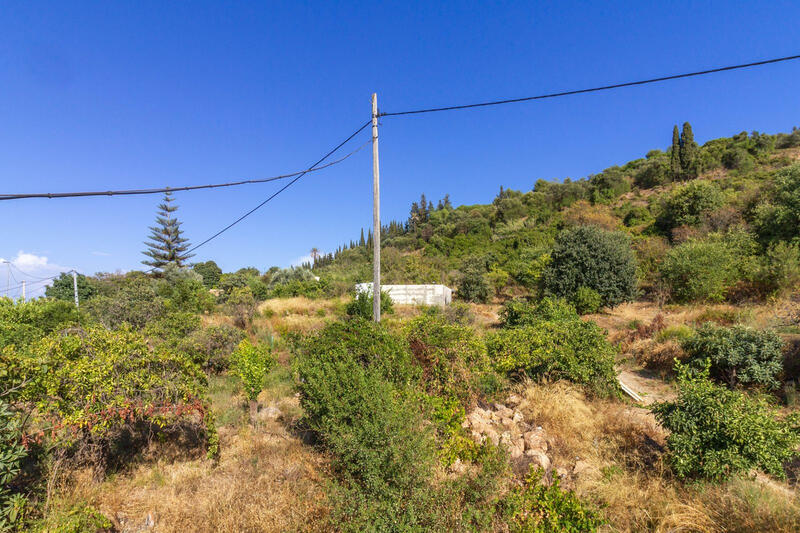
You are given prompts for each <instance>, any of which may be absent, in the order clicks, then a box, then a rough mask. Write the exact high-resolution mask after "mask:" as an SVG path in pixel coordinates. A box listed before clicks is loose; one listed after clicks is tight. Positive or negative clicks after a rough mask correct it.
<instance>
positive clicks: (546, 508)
mask: <svg viewBox="0 0 800 533" xmlns="http://www.w3.org/2000/svg"><path fill="white" fill-rule="evenodd" d="M543 477H544V472H543V471H542V470H541V469H534V468H533V467H531V470H530V473H529V474H528V476H527V478H526V479H525V484H524V485H523V486H521V487H517V488H514V489H512V490H511V492H509V494H508V495H506V497H505V498H504V499H503V501H502V511H503V515H504V518H505V519H506V521H507V522H508V526H509V530H510V531H512V532H520V533H527V532H534V533H561V532H563V531H574V532H576V533H577V532H581V533H583V532H586V533H588V532H592V531H597V529H598V528H599V527H600V526H602V525H603V524H605V523H606V522H605V520H603V519H602V518H601V515H600V513H599V512H598V511H597V510H595V509H592V508H591V507H590V506H589V505H587V504H586V503H584V502H583V501H581V499H580V498H578V496H577V495H576V494H575V493H574V492H572V491H566V490H563V489H562V488H561V480H560V479H559V477H558V474H556V473H553V482H552V483H551V484H549V485H547V484H544V483H543V482H542V478H543Z"/></svg>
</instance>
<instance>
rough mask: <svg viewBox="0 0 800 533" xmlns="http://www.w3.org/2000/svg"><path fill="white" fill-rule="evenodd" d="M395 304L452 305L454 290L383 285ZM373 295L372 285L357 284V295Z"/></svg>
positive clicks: (440, 287) (435, 287) (383, 288)
mask: <svg viewBox="0 0 800 533" xmlns="http://www.w3.org/2000/svg"><path fill="white" fill-rule="evenodd" d="M381 290H382V291H383V292H385V293H386V294H388V295H389V298H391V299H392V302H393V303H396V304H401V305H403V304H406V305H439V306H445V305H450V303H452V301H453V290H452V289H450V288H449V287H445V286H444V285H381ZM362 292H365V293H367V294H370V295H371V294H372V283H358V284H356V293H362Z"/></svg>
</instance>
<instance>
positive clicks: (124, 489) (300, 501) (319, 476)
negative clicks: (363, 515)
mask: <svg viewBox="0 0 800 533" xmlns="http://www.w3.org/2000/svg"><path fill="white" fill-rule="evenodd" d="M214 382H215V383H212V392H215V394H214V395H213V398H212V399H213V401H214V410H215V412H216V415H217V418H218V420H219V421H220V425H221V428H220V440H221V446H220V448H221V451H222V453H221V457H220V459H219V462H218V464H214V463H213V462H212V461H210V460H208V459H205V458H203V459H185V460H176V461H172V462H169V461H164V460H158V461H154V462H143V463H140V464H139V465H138V466H136V467H134V468H133V469H132V470H131V471H130V472H126V473H122V474H119V475H116V476H113V477H111V478H109V479H107V480H106V481H104V482H101V483H98V482H95V481H93V480H92V477H91V473H90V472H76V473H74V474H72V475H71V476H70V477H69V479H66V480H63V485H62V490H63V493H64V496H62V497H61V501H62V502H64V503H65V504H67V503H68V502H75V501H87V502H89V503H91V504H92V505H94V506H95V507H96V508H97V509H98V510H100V511H101V512H103V513H104V514H105V515H106V516H108V517H109V518H110V519H112V521H113V522H114V523H115V526H116V527H117V528H118V530H120V531H139V530H145V529H147V528H146V527H145V526H146V525H147V521H148V516H149V517H150V518H149V520H150V521H151V522H154V527H153V528H152V529H148V530H152V531H157V532H211V531H214V532H218V531H219V532H241V531H319V530H322V527H323V526H322V524H323V523H324V521H325V518H326V516H327V512H328V511H327V508H326V500H325V491H324V482H323V480H324V478H325V475H326V474H325V470H326V468H327V466H326V465H327V463H326V460H325V458H324V457H323V456H322V455H320V454H318V453H317V452H315V451H314V449H313V448H312V447H310V446H307V445H305V444H303V442H302V440H301V439H300V438H299V437H298V436H296V435H293V434H292V433H291V432H290V431H289V430H288V429H287V426H289V425H290V424H291V421H292V419H293V416H292V410H293V408H294V409H295V410H296V409H299V408H298V407H297V406H296V400H295V399H294V397H293V396H292V397H286V396H283V397H282V399H280V400H278V401H276V402H269V403H275V405H277V407H278V408H279V409H281V411H282V412H283V413H284V416H283V417H282V419H280V420H268V421H263V422H258V423H257V424H255V425H253V424H251V423H249V422H248V421H247V416H246V408H245V405H244V403H245V402H244V400H243V397H242V396H241V395H240V394H239V393H238V390H237V388H236V386H235V380H233V379H230V378H225V377H218V378H214ZM215 385H216V386H217V389H216V391H215V390H214V386H215ZM277 391H278V392H280V391H281V389H280V385H278V386H277ZM274 392H275V390H270V389H268V390H267V391H265V392H264V393H262V396H261V398H260V399H261V400H265V401H267V400H269V399H270V397H271V395H273V394H274ZM295 414H296V413H295Z"/></svg>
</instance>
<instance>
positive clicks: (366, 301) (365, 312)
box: [345, 291, 393, 319]
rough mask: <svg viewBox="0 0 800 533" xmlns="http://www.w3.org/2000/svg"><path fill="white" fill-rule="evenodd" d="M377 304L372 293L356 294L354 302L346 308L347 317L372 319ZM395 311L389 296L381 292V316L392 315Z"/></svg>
mask: <svg viewBox="0 0 800 533" xmlns="http://www.w3.org/2000/svg"><path fill="white" fill-rule="evenodd" d="M374 305H375V302H374V301H373V298H372V293H371V292H366V291H361V292H358V293H356V295H355V297H354V298H353V300H352V301H350V302H349V303H348V304H347V306H346V307H345V313H347V316H354V317H359V318H366V319H372V314H373V306H374ZM392 310H393V304H392V299H391V298H390V297H389V294H388V293H386V292H384V291H381V314H382V315H383V314H388V313H391V312H392Z"/></svg>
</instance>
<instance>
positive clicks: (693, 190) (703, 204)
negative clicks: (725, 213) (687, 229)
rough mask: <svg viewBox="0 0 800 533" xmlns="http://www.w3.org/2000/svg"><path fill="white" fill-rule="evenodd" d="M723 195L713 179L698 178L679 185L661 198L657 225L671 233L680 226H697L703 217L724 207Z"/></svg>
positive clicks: (665, 231)
mask: <svg viewBox="0 0 800 533" xmlns="http://www.w3.org/2000/svg"><path fill="white" fill-rule="evenodd" d="M723 201H724V199H723V195H722V191H720V189H719V186H717V184H716V183H714V182H711V181H703V180H697V181H692V182H691V183H687V184H686V185H683V186H681V187H678V188H677V189H675V190H674V191H672V192H671V193H670V194H668V195H666V196H665V197H664V198H663V199H662V200H661V213H660V214H659V215H658V217H657V218H656V225H657V226H658V228H659V229H661V231H663V232H664V233H665V234H667V235H669V234H670V232H671V231H672V230H673V229H675V228H677V227H679V226H697V225H698V224H700V222H701V221H702V217H703V216H704V215H706V214H708V213H710V212H711V211H713V210H715V209H718V208H719V207H722V204H723Z"/></svg>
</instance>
